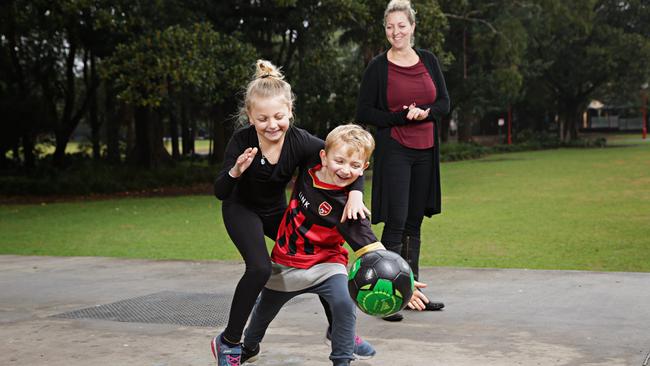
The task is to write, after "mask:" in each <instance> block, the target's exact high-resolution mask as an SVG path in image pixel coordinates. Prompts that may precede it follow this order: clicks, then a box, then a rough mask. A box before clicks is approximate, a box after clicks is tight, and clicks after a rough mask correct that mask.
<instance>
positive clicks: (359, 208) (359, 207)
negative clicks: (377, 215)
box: [341, 191, 370, 222]
mask: <svg viewBox="0 0 650 366" xmlns="http://www.w3.org/2000/svg"><path fill="white" fill-rule="evenodd" d="M366 215H368V216H370V210H368V208H367V207H366V205H365V204H364V203H363V193H361V191H350V194H348V201H347V202H346V203H345V207H344V208H343V215H342V216H341V222H345V221H346V220H348V219H350V220H356V219H357V218H362V219H365V218H366Z"/></svg>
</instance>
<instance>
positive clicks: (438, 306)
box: [404, 301, 445, 311]
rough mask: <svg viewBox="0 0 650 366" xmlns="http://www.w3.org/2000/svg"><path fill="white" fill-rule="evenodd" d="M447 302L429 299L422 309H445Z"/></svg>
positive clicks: (407, 308)
mask: <svg viewBox="0 0 650 366" xmlns="http://www.w3.org/2000/svg"><path fill="white" fill-rule="evenodd" d="M444 307H445V304H444V303H441V302H439V301H429V302H428V303H426V304H424V310H422V311H439V310H442V309H444ZM404 310H413V311H417V309H411V308H410V307H408V306H407V307H405V308H404Z"/></svg>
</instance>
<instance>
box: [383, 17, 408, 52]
mask: <svg viewBox="0 0 650 366" xmlns="http://www.w3.org/2000/svg"><path fill="white" fill-rule="evenodd" d="M384 29H385V31H386V38H388V42H390V45H391V46H392V47H393V48H395V49H398V50H402V49H405V48H408V47H411V38H412V37H413V33H414V32H415V23H414V24H411V23H410V22H409V19H408V17H407V16H406V14H405V13H404V12H403V11H394V12H391V13H389V14H388V16H387V17H386V25H385V28H384Z"/></svg>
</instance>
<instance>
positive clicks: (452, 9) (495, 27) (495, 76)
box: [440, 0, 528, 141]
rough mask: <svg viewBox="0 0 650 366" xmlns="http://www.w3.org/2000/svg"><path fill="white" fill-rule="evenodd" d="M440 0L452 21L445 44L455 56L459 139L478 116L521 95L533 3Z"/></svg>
mask: <svg viewBox="0 0 650 366" xmlns="http://www.w3.org/2000/svg"><path fill="white" fill-rule="evenodd" d="M440 5H441V7H442V9H443V11H444V13H445V16H446V17H447V18H448V19H449V24H450V27H449V31H448V32H447V34H446V36H445V41H446V43H445V50H447V51H448V52H450V53H452V54H453V62H452V64H451V65H450V67H449V70H448V72H447V73H446V74H445V77H446V81H447V88H448V90H449V94H450V98H451V109H452V111H456V112H457V115H458V117H459V140H460V141H469V140H470V139H471V135H472V129H473V126H474V124H475V123H476V121H478V120H479V119H480V118H481V117H482V116H484V115H485V114H486V113H489V112H498V111H504V110H506V109H508V108H509V106H510V105H512V104H513V103H514V102H516V101H517V100H518V99H519V98H520V96H521V89H522V85H523V75H522V69H521V66H522V61H523V56H524V54H525V50H526V44H527V41H528V40H527V34H526V30H525V28H524V26H523V24H522V20H523V19H525V18H526V17H527V16H528V4H526V3H524V2H516V3H513V2H509V1H478V2H477V1H472V2H469V1H446V0H445V1H440ZM445 135H446V134H444V133H443V137H444V136H445Z"/></svg>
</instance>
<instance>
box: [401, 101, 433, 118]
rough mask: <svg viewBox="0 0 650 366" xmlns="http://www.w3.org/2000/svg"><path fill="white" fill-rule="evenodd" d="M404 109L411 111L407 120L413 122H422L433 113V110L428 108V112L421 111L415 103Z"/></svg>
mask: <svg viewBox="0 0 650 366" xmlns="http://www.w3.org/2000/svg"><path fill="white" fill-rule="evenodd" d="M404 109H408V110H409V111H408V113H407V114H406V119H409V120H412V121H422V120H424V119H426V118H427V117H428V116H429V112H430V111H431V108H427V109H426V110H424V109H420V108H418V107H416V106H415V103H412V104H411V105H410V106H404Z"/></svg>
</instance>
